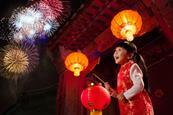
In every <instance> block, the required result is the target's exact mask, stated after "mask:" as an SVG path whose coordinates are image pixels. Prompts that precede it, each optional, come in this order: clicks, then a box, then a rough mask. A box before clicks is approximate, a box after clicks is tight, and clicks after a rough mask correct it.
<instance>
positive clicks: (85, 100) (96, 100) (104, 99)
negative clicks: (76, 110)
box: [81, 85, 111, 115]
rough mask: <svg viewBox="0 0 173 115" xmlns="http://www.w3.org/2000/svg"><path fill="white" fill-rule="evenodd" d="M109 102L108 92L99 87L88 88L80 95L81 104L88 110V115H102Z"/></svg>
mask: <svg viewBox="0 0 173 115" xmlns="http://www.w3.org/2000/svg"><path fill="white" fill-rule="evenodd" d="M110 100H111V98H110V94H109V92H108V91H107V90H106V89H105V88H104V87H102V86H101V85H95V86H90V87H88V88H87V89H85V90H83V92H82V94H81V101H82V104H83V105H84V106H85V107H86V108H87V109H89V110H90V115H102V110H103V109H104V108H106V107H107V106H108V105H109V103H110Z"/></svg>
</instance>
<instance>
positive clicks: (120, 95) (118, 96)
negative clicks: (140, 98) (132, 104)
mask: <svg viewBox="0 0 173 115" xmlns="http://www.w3.org/2000/svg"><path fill="white" fill-rule="evenodd" d="M117 98H118V100H119V101H121V102H123V103H128V100H127V99H126V97H125V96H124V94H123V93H121V94H119V95H117Z"/></svg>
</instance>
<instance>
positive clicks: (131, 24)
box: [111, 10, 142, 41]
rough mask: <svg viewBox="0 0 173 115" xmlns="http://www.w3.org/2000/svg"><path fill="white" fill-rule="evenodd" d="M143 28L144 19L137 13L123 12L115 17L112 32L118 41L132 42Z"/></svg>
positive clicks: (131, 11)
mask: <svg viewBox="0 0 173 115" xmlns="http://www.w3.org/2000/svg"><path fill="white" fill-rule="evenodd" d="M141 27H142V18H141V16H140V15H139V13H138V12H137V11H133V10H123V11H121V12H119V13H118V14H117V15H115V16H114V18H113V19H112V22H111V31H112V34H113V35H114V36H116V37H117V38H118V39H127V40H128V41H132V40H133V39H134V35H137V34H138V33H139V31H140V30H141Z"/></svg>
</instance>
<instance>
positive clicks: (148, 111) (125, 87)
mask: <svg viewBox="0 0 173 115" xmlns="http://www.w3.org/2000/svg"><path fill="white" fill-rule="evenodd" d="M142 77H143V74H142V72H141V69H140V68H139V66H138V65H137V64H136V63H134V62H133V61H129V62H128V63H126V64H124V65H122V66H121V68H120V71H119V73H118V78H117V93H118V94H121V93H123V94H124V96H125V97H126V99H127V100H128V102H127V103H123V102H120V101H119V107H120V115H154V112H153V107H152V103H151V100H150V98H149V95H148V93H147V92H146V91H145V89H144V84H143V80H142Z"/></svg>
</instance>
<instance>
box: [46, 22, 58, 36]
mask: <svg viewBox="0 0 173 115" xmlns="http://www.w3.org/2000/svg"><path fill="white" fill-rule="evenodd" d="M59 26H60V24H59V23H58V22H57V21H51V20H49V21H47V23H45V25H44V28H43V30H44V33H45V34H46V35H47V36H48V37H50V36H52V35H53V33H54V32H55V31H56V30H57V28H58V27H59Z"/></svg>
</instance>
